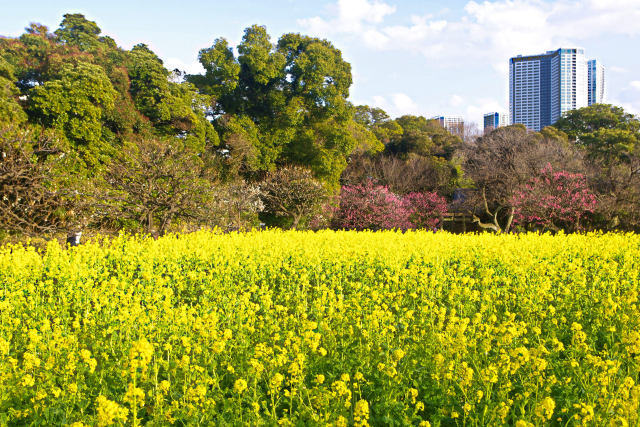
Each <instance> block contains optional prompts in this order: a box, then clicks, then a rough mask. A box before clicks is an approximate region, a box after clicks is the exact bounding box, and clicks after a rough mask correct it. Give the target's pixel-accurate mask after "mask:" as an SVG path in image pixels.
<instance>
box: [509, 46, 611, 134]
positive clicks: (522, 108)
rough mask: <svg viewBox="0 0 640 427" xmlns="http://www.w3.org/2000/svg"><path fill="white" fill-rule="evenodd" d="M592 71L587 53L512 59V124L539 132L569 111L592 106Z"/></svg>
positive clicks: (565, 51)
mask: <svg viewBox="0 0 640 427" xmlns="http://www.w3.org/2000/svg"><path fill="white" fill-rule="evenodd" d="M588 68H589V67H588V64H587V60H586V59H585V55H584V49H579V48H561V49H558V50H554V51H548V52H547V53H543V54H540V55H532V56H522V55H519V56H517V57H514V58H511V59H509V113H510V116H511V123H522V124H524V125H525V126H526V127H528V128H529V129H533V130H536V131H539V130H540V129H542V128H544V127H545V126H549V125H552V124H554V123H555V122H556V121H557V120H558V119H559V118H560V117H562V114H563V113H565V112H566V111H569V110H575V109H577V108H582V107H586V106H587V105H589V93H588V88H589V85H588V80H589V72H588ZM596 68H597V64H596ZM603 70H604V68H603ZM596 74H597V73H596ZM602 81H603V82H604V74H602ZM596 85H597V83H596ZM603 85H604V83H603Z"/></svg>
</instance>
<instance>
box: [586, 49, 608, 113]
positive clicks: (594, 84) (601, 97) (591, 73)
mask: <svg viewBox="0 0 640 427" xmlns="http://www.w3.org/2000/svg"><path fill="white" fill-rule="evenodd" d="M587 74H588V91H589V95H588V98H589V100H588V103H589V105H592V104H601V103H603V102H605V100H606V98H607V86H606V81H605V77H604V65H602V64H601V63H600V61H598V60H596V59H591V60H589V61H588V62H587Z"/></svg>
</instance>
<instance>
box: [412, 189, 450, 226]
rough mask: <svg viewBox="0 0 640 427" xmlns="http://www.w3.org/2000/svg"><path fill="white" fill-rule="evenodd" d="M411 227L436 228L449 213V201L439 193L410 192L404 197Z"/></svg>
mask: <svg viewBox="0 0 640 427" xmlns="http://www.w3.org/2000/svg"><path fill="white" fill-rule="evenodd" d="M402 206H403V208H404V209H405V211H406V212H407V214H408V219H409V223H410V224H411V228H427V229H433V228H436V227H437V226H438V225H439V224H440V221H441V220H442V217H443V215H444V214H445V213H447V201H446V200H445V199H444V197H442V196H439V195H438V194H437V193H435V192H434V193H430V192H424V193H415V192H414V193H409V194H407V195H405V196H404V197H403V198H402Z"/></svg>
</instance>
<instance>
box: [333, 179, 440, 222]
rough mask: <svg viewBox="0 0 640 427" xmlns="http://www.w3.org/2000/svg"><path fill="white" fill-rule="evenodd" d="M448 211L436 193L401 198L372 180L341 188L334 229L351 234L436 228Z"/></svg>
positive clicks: (415, 194)
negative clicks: (346, 230)
mask: <svg viewBox="0 0 640 427" xmlns="http://www.w3.org/2000/svg"><path fill="white" fill-rule="evenodd" d="M446 211H447V205H446V202H445V200H444V198H442V197H440V196H438V195H437V194H436V193H409V194H407V195H406V196H404V197H399V196H398V195H396V194H394V193H392V192H391V191H390V190H389V188H388V187H387V186H383V185H376V184H374V183H373V182H372V181H371V180H369V181H367V182H366V183H364V184H358V185H346V186H343V187H342V191H341V194H340V203H339V206H338V208H337V210H336V213H335V216H334V225H335V226H336V227H337V228H345V229H352V230H388V229H400V230H408V229H412V228H434V227H436V226H437V225H438V224H439V222H440V219H441V217H442V215H443V214H444V213H445V212H446Z"/></svg>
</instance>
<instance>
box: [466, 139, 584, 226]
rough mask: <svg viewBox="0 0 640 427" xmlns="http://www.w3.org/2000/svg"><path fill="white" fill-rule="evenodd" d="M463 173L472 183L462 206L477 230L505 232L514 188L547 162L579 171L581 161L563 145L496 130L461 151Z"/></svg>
mask: <svg viewBox="0 0 640 427" xmlns="http://www.w3.org/2000/svg"><path fill="white" fill-rule="evenodd" d="M462 155H463V156H464V170H465V173H466V174H467V176H468V177H469V178H471V179H472V180H473V182H474V183H475V189H474V191H473V192H470V193H468V194H467V195H466V200H465V203H464V205H465V207H464V209H466V210H467V211H468V212H469V213H470V214H471V215H472V216H473V220H474V222H476V223H477V224H478V225H479V226H480V227H481V228H484V229H489V230H493V231H495V232H508V231H509V230H510V229H511V225H512V222H513V214H514V208H513V206H512V205H511V199H512V197H513V195H514V194H515V192H516V191H517V189H518V188H519V187H521V186H522V185H524V184H526V183H527V182H529V180H530V179H531V178H532V177H534V176H537V175H538V174H539V172H540V170H541V169H542V168H543V167H544V166H545V165H546V164H547V163H550V164H551V165H552V166H553V167H554V169H557V170H567V171H574V170H581V169H582V167H583V165H582V158H581V156H580V154H579V153H578V152H577V151H576V150H575V149H572V148H571V147H570V146H569V145H568V144H567V143H566V142H564V141H560V140H558V139H553V138H549V137H545V136H543V135H542V134H540V133H536V132H529V131H527V130H526V129H525V128H524V127H520V126H508V127H504V128H499V129H496V130H494V131H493V132H491V133H489V134H487V135H485V136H483V137H481V138H479V139H478V140H477V141H476V143H475V144H467V145H466V146H465V148H464V149H463V153H462Z"/></svg>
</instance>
